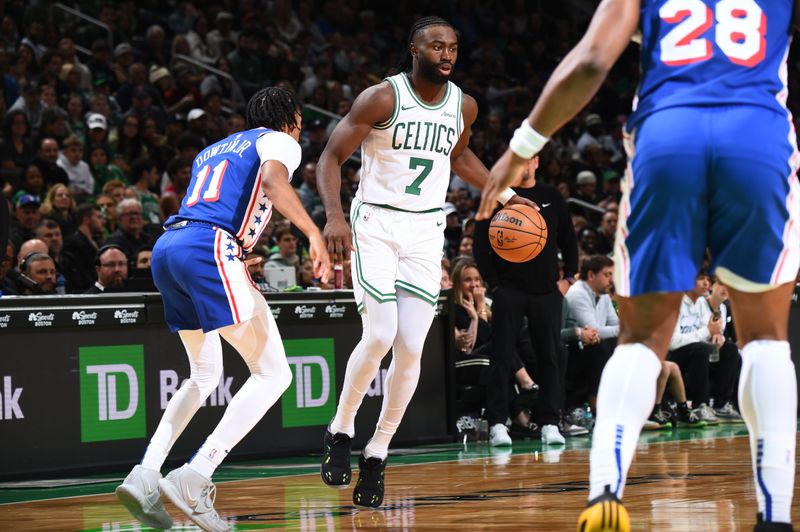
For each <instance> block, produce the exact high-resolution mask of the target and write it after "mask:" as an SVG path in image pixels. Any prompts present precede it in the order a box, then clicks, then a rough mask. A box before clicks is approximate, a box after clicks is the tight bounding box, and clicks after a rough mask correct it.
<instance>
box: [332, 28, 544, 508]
mask: <svg viewBox="0 0 800 532" xmlns="http://www.w3.org/2000/svg"><path fill="white" fill-rule="evenodd" d="M408 41H409V42H408V44H409V52H410V54H411V56H412V69H411V72H410V73H406V72H403V73H401V74H398V75H396V76H392V77H390V78H387V79H386V80H384V81H383V82H382V83H379V84H377V85H373V86H371V87H369V88H367V89H366V90H365V91H364V92H362V93H361V94H360V95H359V96H358V98H357V99H356V100H355V102H354V103H353V107H352V109H351V111H350V113H349V114H348V115H347V116H345V117H344V119H342V121H341V122H339V124H338V125H337V126H336V129H334V131H333V133H332V135H331V138H330V140H329V141H328V144H327V146H326V148H325V151H324V152H323V153H322V156H321V157H320V161H319V165H318V167H317V175H318V176H319V179H318V186H319V192H320V196H321V197H322V201H323V204H324V205H325V212H326V214H327V218H328V221H327V224H326V226H325V231H324V233H325V237H326V239H327V243H328V251H329V252H330V253H331V254H332V255H334V256H335V258H336V260H341V259H342V255H343V254H344V253H349V252H350V251H351V250H352V253H353V258H352V271H353V280H354V294H355V297H356V301H357V303H358V306H359V310H360V312H361V320H362V324H363V333H362V337H361V341H360V342H359V343H358V345H357V346H356V347H355V349H354V350H353V353H352V354H351V355H350V359H349V360H348V363H347V370H346V373H345V379H344V385H343V387H342V393H341V396H340V397H339V404H338V407H337V410H336V416H335V417H334V418H333V420H332V421H331V423H330V426H329V427H328V430H326V432H325V435H324V442H323V463H322V467H321V477H322V481H323V482H324V483H325V484H327V485H329V486H339V487H341V486H346V485H348V484H349V483H350V478H351V468H350V447H351V440H352V438H353V436H354V434H355V427H354V420H355V416H356V413H357V411H358V408H359V406H360V405H361V401H362V399H363V397H364V394H365V393H366V391H367V389H368V388H369V384H370V382H371V381H372V380H373V379H374V378H375V376H376V375H377V374H378V368H379V367H380V363H381V360H382V359H383V357H384V356H386V353H387V352H388V351H389V349H390V348H391V349H392V362H391V364H390V365H389V371H388V373H387V375H386V383H385V387H384V397H383V408H382V410H381V414H380V417H379V419H378V424H377V427H376V429H375V433H374V434H373V436H372V438H371V439H370V440H369V443H367V446H366V447H365V448H364V451H363V453H362V454H361V457H360V458H359V462H358V463H359V479H358V483H357V485H356V487H355V489H354V490H353V502H354V503H355V504H356V505H359V506H368V507H376V506H380V504H381V503H382V501H383V494H384V469H385V466H386V458H387V456H388V452H389V443H390V442H391V440H392V437H393V436H394V434H395V432H396V431H397V427H398V426H399V425H400V421H401V420H402V418H403V414H404V413H405V410H406V407H407V406H408V403H409V401H411V397H412V395H413V394H414V390H415V389H416V387H417V382H418V380H419V374H420V358H421V356H422V347H423V344H424V343H425V337H426V336H427V333H428V329H429V328H430V326H431V323H432V322H433V317H434V312H435V310H436V301H437V300H438V297H439V285H440V281H441V257H442V249H443V245H444V228H445V225H446V224H445V215H444V212H443V211H442V207H443V206H444V203H445V199H446V195H447V188H448V186H449V183H450V170H451V168H452V169H453V170H454V171H455V172H456V173H457V174H458V175H459V176H461V177H462V178H463V179H464V180H465V181H467V182H468V183H471V184H474V185H476V186H483V184H484V183H485V182H486V179H487V177H488V171H487V170H486V168H485V167H484V166H483V164H482V163H481V162H480V161H479V160H478V158H477V157H476V156H475V155H474V154H473V153H472V152H471V151H470V150H469V149H468V148H467V144H468V142H469V130H470V126H471V125H472V123H473V122H474V121H475V117H476V115H477V111H478V109H477V105H476V104H475V100H474V99H473V98H471V97H470V96H467V95H465V94H464V93H462V92H461V89H459V88H458V87H457V86H456V85H455V84H453V83H451V82H450V81H449V78H450V75H451V74H452V71H453V66H454V64H455V62H456V59H457V57H458V38H457V36H456V32H455V30H454V29H453V27H452V26H451V25H450V24H449V23H448V22H447V21H445V20H444V19H441V18H439V17H427V18H423V19H420V20H419V21H417V23H416V24H415V25H414V26H413V27H412V29H411V31H410V33H409V39H408ZM359 144H361V145H362V167H361V169H362V170H361V182H360V185H359V188H358V191H357V192H356V197H355V199H354V201H353V205H352V207H351V214H350V221H351V224H352V235H351V228H350V227H349V226H348V224H347V222H346V221H345V217H344V213H343V212H342V204H341V201H340V199H339V188H340V186H341V166H342V164H343V163H344V162H345V161H346V160H347V158H348V157H350V155H351V154H352V153H353V151H354V150H355V149H356V148H357V147H358V146H359ZM512 196H513V199H512ZM501 197H502V201H503V203H505V202H507V201H511V202H515V203H525V204H529V205H532V203H531V202H529V201H528V200H524V199H521V198H519V197H518V196H515V195H514V193H513V192H512V191H511V189H508V188H507V189H506V190H505V191H504V194H503V195H502V196H501Z"/></svg>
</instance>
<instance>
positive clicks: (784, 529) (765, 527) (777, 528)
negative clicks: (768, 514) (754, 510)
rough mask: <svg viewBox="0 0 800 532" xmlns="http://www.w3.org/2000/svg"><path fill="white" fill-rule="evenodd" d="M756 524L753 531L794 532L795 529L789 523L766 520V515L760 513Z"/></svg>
mask: <svg viewBox="0 0 800 532" xmlns="http://www.w3.org/2000/svg"><path fill="white" fill-rule="evenodd" d="M756 520H757V521H758V522H757V523H756V526H754V527H753V532H792V530H794V529H793V528H792V525H790V524H789V523H773V522H766V521H764V516H763V515H762V514H761V513H759V514H758V515H757V516H756Z"/></svg>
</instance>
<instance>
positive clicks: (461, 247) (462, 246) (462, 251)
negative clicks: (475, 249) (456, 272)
mask: <svg viewBox="0 0 800 532" xmlns="http://www.w3.org/2000/svg"><path fill="white" fill-rule="evenodd" d="M472 241H473V238H472V236H471V235H461V241H460V242H459V243H458V255H457V256H458V257H472Z"/></svg>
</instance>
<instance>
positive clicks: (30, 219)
mask: <svg viewBox="0 0 800 532" xmlns="http://www.w3.org/2000/svg"><path fill="white" fill-rule="evenodd" d="M40 205H41V203H40V201H39V198H38V197H37V196H31V195H30V194H25V195H24V196H21V197H20V198H19V199H17V201H16V209H14V218H13V219H12V220H11V227H10V228H9V230H8V239H9V240H10V241H11V242H12V243H13V244H14V247H16V248H17V249H19V247H20V246H21V245H22V243H23V242H25V241H26V240H30V239H31V238H34V237H35V236H36V235H35V234H34V230H36V226H38V225H39V222H40V221H41V219H42V214H41V212H39V207H40Z"/></svg>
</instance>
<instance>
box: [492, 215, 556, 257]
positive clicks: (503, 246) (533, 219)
mask: <svg viewBox="0 0 800 532" xmlns="http://www.w3.org/2000/svg"><path fill="white" fill-rule="evenodd" d="M489 242H491V244H492V249H494V251H495V253H497V254H498V255H500V257H501V258H503V259H504V260H507V261H508V262H527V261H529V260H531V259H533V258H534V257H536V256H537V255H538V254H539V253H541V252H542V249H543V248H544V245H545V244H546V243H547V224H546V223H545V221H544V218H542V215H541V214H539V211H537V210H536V209H534V208H533V207H529V206H527V205H509V206H508V207H504V208H502V209H500V210H499V211H497V214H495V215H494V217H493V218H492V222H491V223H490V224H489Z"/></svg>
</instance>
